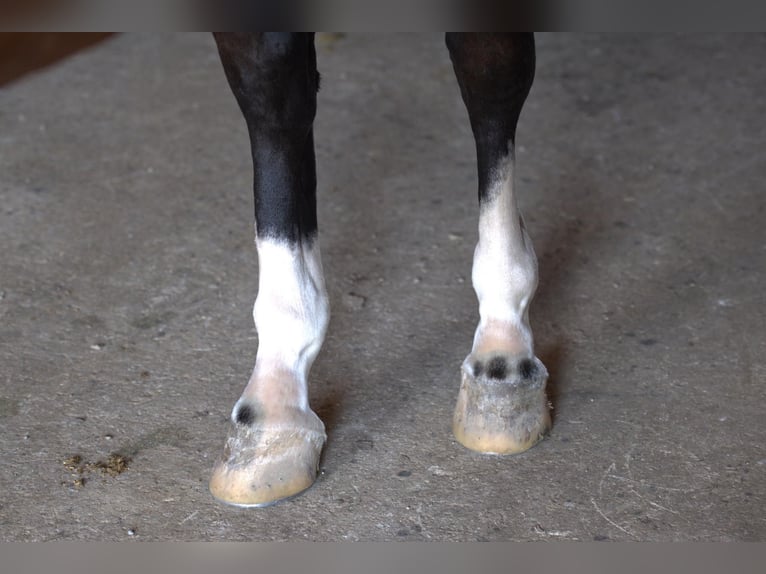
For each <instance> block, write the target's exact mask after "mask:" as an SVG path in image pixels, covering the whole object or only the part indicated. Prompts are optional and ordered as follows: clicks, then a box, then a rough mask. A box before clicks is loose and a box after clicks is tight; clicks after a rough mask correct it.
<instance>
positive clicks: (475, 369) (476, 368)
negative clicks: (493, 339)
mask: <svg viewBox="0 0 766 574" xmlns="http://www.w3.org/2000/svg"><path fill="white" fill-rule="evenodd" d="M483 370H484V365H482V364H481V361H476V362H475V363H474V364H473V376H474V377H478V376H479V375H481V373H482V371H483Z"/></svg>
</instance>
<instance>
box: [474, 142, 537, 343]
mask: <svg viewBox="0 0 766 574" xmlns="http://www.w3.org/2000/svg"><path fill="white" fill-rule="evenodd" d="M513 176H514V156H513V151H512V148H511V151H510V152H509V154H508V155H507V156H506V158H505V159H504V160H502V161H501V162H500V163H499V165H498V167H497V168H496V169H495V171H494V174H493V176H492V179H491V181H490V187H489V189H488V190H487V193H486V195H485V197H486V199H485V200H484V201H482V204H481V210H480V215H479V242H478V244H477V245H476V250H475V251H474V258H473V271H472V280H473V287H474V290H475V291H476V296H477V298H478V300H479V316H480V322H479V326H478V328H477V330H476V334H475V336H474V351H475V352H478V351H480V350H481V347H483V346H485V345H486V344H489V341H486V340H485V339H494V338H495V336H499V337H501V338H505V337H507V336H508V334H507V332H509V331H510V332H511V333H513V331H516V332H517V333H518V335H516V338H520V339H521V340H518V341H515V344H517V345H519V346H520V348H519V349H518V351H520V352H523V353H526V354H528V355H531V354H532V348H533V342H532V331H531V329H530V327H529V318H528V312H529V303H530V301H531V300H532V297H533V295H534V292H535V289H536V288H537V258H536V257H535V252H534V250H533V249H532V242H531V240H530V239H529V236H528V235H527V232H526V230H525V228H524V222H523V220H522V218H521V214H520V213H519V210H518V206H517V202H516V196H515V194H514V182H513ZM496 331H497V332H496ZM503 331H505V332H506V333H502V332H503ZM504 334H505V337H503V335H504ZM511 336H512V337H513V336H514V335H513V334H511ZM520 354H521V353H520Z"/></svg>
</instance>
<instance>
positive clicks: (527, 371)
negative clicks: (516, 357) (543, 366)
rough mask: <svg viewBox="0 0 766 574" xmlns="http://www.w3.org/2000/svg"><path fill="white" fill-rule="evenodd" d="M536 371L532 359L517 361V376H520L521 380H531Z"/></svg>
mask: <svg viewBox="0 0 766 574" xmlns="http://www.w3.org/2000/svg"><path fill="white" fill-rule="evenodd" d="M536 371H537V365H535V363H534V362H533V361H532V359H522V360H521V361H519V375H521V378H522V379H530V378H532V377H533V376H534V374H535V372H536Z"/></svg>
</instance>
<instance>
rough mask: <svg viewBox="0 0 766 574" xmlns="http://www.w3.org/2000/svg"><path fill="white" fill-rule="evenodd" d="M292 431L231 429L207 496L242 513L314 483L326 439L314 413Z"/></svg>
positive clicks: (289, 426)
mask: <svg viewBox="0 0 766 574" xmlns="http://www.w3.org/2000/svg"><path fill="white" fill-rule="evenodd" d="M301 414H302V417H301V418H304V419H306V420H304V421H301V424H300V425H298V426H294V421H290V424H285V425H269V426H266V427H257V426H256V427H253V426H246V425H239V424H238V425H235V427H234V430H233V431H232V432H231V434H230V435H229V438H228V439H227V441H226V446H225V448H224V454H223V457H222V459H221V460H220V461H219V462H218V463H217V464H216V466H215V468H214V469H213V474H212V476H211V478H210V485H209V486H210V493H211V494H212V495H213V496H214V497H215V498H216V499H218V500H219V501H221V502H223V503H225V504H230V505H233V506H240V507H245V508H250V507H263V506H271V505H272V504H275V503H277V502H279V501H282V500H285V499H287V498H291V497H293V496H296V495H297V494H300V493H301V492H303V491H304V490H306V489H307V488H309V487H310V486H311V485H312V484H313V483H314V480H315V479H316V476H317V470H318V468H319V457H320V455H321V453H322V447H323V446H324V443H325V440H326V438H327V435H326V434H325V432H324V425H323V424H322V421H321V420H319V417H317V416H316V415H315V414H314V413H313V412H311V411H309V413H308V414H309V415H311V416H306V414H304V413H301Z"/></svg>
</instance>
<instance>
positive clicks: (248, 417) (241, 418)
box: [235, 405, 255, 426]
mask: <svg viewBox="0 0 766 574" xmlns="http://www.w3.org/2000/svg"><path fill="white" fill-rule="evenodd" d="M235 420H236V421H237V423H238V424H241V425H245V426H250V425H251V424H253V421H254V420H255V413H254V412H253V409H252V407H250V406H249V405H242V406H240V407H239V409H238V410H237V416H236V417H235Z"/></svg>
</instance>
